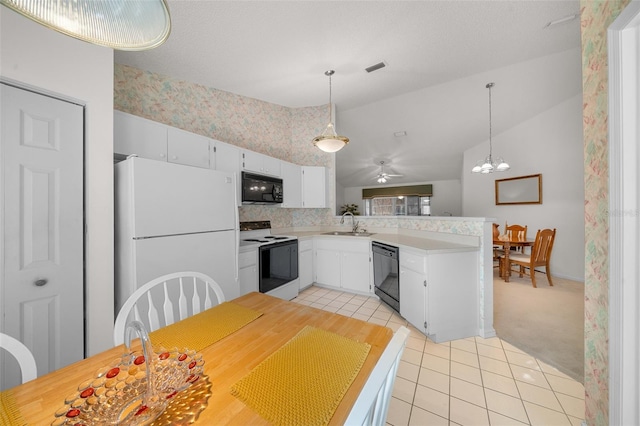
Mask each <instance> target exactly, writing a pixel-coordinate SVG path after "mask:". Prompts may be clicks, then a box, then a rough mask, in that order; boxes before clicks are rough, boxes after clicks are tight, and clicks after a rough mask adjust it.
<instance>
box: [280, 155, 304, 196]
mask: <svg viewBox="0 0 640 426" xmlns="http://www.w3.org/2000/svg"><path fill="white" fill-rule="evenodd" d="M280 165H281V170H282V186H283V189H282V192H283V200H284V201H283V202H282V207H291V208H298V207H302V167H300V166H298V165H297V164H293V163H289V162H287V161H281V162H280Z"/></svg>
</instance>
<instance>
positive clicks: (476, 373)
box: [294, 286, 584, 426]
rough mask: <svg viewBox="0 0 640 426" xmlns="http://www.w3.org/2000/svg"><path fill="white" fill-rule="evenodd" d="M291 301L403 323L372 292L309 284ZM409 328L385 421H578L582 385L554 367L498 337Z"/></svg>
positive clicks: (581, 410)
mask: <svg viewBox="0 0 640 426" xmlns="http://www.w3.org/2000/svg"><path fill="white" fill-rule="evenodd" d="M294 301H295V302H297V303H301V304H304V305H309V306H313V307H316V308H320V309H323V310H326V311H331V312H337V313H339V314H342V315H346V316H350V317H353V318H358V319H361V320H364V321H369V322H373V323H376V324H381V325H386V326H388V327H390V328H391V329H392V330H394V331H395V330H397V329H398V327H400V326H402V325H407V322H406V321H405V320H404V319H403V318H402V317H400V316H399V315H398V314H397V313H395V312H393V311H392V310H391V309H390V308H388V307H387V306H386V305H384V304H382V303H380V301H379V300H378V299H377V298H376V297H367V296H362V295H354V294H350V293H344V292H340V291H335V290H329V289H325V288H321V287H316V286H312V287H309V288H307V289H305V290H304V291H302V292H301V293H300V294H299V296H298V297H297V298H296V299H294ZM409 328H410V329H411V336H410V337H409V340H408V342H407V346H406V348H405V350H404V353H403V355H402V361H401V363H400V367H399V368H398V374H397V376H396V382H395V386H394V389H393V396H392V399H391V404H390V408H389V414H388V417H387V424H389V425H393V426H401V425H470V426H475V425H500V426H501V425H544V426H553V425H574V426H579V425H581V423H582V419H583V418H584V386H583V385H582V384H581V383H579V382H577V381H575V380H573V379H571V378H570V377H568V376H566V375H565V374H563V373H561V372H559V371H558V370H556V369H555V368H553V367H551V366H549V365H547V364H545V363H543V362H542V361H539V360H537V359H535V358H533V357H531V356H529V355H528V354H526V353H524V352H522V351H520V350H519V349H517V348H515V347H513V346H511V345H510V344H509V343H507V342H504V341H502V340H500V339H499V338H497V337H493V338H489V339H483V338H481V337H470V338H467V339H461V340H454V341H451V342H445V343H440V344H436V343H433V342H432V341H430V340H429V339H427V338H426V337H425V336H424V335H423V334H421V333H420V332H418V331H417V330H416V329H415V328H413V327H409Z"/></svg>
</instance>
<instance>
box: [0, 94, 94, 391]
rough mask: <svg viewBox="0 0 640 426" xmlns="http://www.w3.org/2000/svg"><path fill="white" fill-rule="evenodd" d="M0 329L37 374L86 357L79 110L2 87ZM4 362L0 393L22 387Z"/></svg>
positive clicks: (81, 141) (68, 104)
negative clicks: (26, 352)
mask: <svg viewBox="0 0 640 426" xmlns="http://www.w3.org/2000/svg"><path fill="white" fill-rule="evenodd" d="M0 95H1V96H0V99H1V123H2V126H1V127H2V129H1V133H0V152H1V154H2V174H1V179H2V180H1V185H0V194H1V197H0V200H1V201H0V203H1V205H2V227H1V231H0V232H1V233H2V234H1V236H2V238H1V239H0V243H1V247H2V248H1V250H2V274H1V275H0V279H1V281H0V295H1V296H2V297H1V302H0V308H1V309H2V311H1V315H0V330H2V331H3V332H4V333H7V334H9V335H11V336H13V337H15V338H17V339H19V340H20V341H22V342H23V343H24V344H25V345H26V346H27V347H28V348H29V349H30V350H31V351H32V352H33V354H34V356H35V358H36V363H37V367H38V375H43V374H46V373H48V372H50V371H53V370H55V369H58V368H60V367H63V366H65V365H68V364H70V363H72V362H75V361H77V360H80V359H82V358H83V355H84V324H83V320H84V307H83V289H84V283H83V242H84V234H83V131H84V129H83V108H82V107H81V106H78V105H75V104H72V103H68V102H65V101H61V100H58V99H54V98H51V97H48V96H44V95H40V94H36V93H33V92H30V91H26V90H21V89H17V88H15V87H11V86H8V85H5V84H0ZM6 358H7V359H0V362H2V365H1V366H2V369H1V370H0V372H1V373H2V380H1V382H0V388H7V387H10V386H13V385H16V384H18V383H19V381H18V376H17V372H16V370H15V368H14V365H13V364H12V363H11V361H10V360H9V359H8V358H9V357H6Z"/></svg>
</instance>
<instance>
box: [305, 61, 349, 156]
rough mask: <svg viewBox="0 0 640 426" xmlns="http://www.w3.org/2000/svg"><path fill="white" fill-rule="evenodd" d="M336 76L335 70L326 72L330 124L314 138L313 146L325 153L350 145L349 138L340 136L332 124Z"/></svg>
mask: <svg viewBox="0 0 640 426" xmlns="http://www.w3.org/2000/svg"><path fill="white" fill-rule="evenodd" d="M333 74H335V71H334V70H329V71H325V73H324V75H326V76H327V77H329V124H328V125H327V128H326V129H325V130H324V133H322V134H321V135H320V136H316V137H315V138H313V144H314V145H315V146H317V147H318V148H320V149H321V150H322V151H324V152H336V151H340V150H341V149H342V148H343V147H344V146H345V145H346V144H348V143H349V138H348V137H346V136H338V134H337V133H336V129H335V127H334V125H333V122H332V120H331V119H332V115H331V112H332V110H331V76H332V75H333Z"/></svg>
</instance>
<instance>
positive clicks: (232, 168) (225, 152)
mask: <svg viewBox="0 0 640 426" xmlns="http://www.w3.org/2000/svg"><path fill="white" fill-rule="evenodd" d="M209 151H210V155H211V156H210V157H209V166H210V167H211V168H212V169H216V170H221V171H223V172H231V173H235V175H236V197H237V200H238V206H241V205H242V183H241V182H240V148H238V147H237V146H235V145H231V144H228V143H225V142H221V141H217V140H215V139H211V147H210V149H209Z"/></svg>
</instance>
